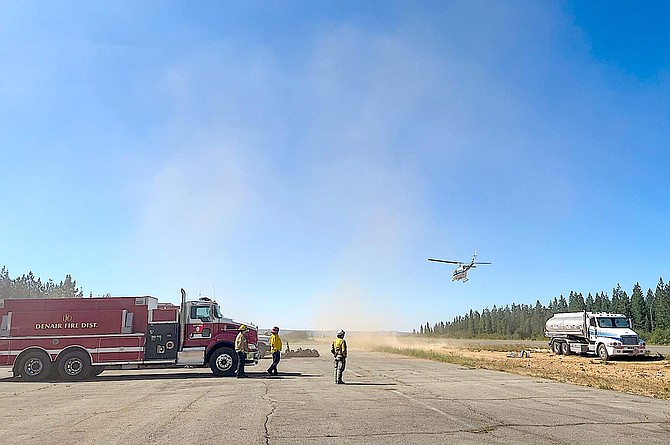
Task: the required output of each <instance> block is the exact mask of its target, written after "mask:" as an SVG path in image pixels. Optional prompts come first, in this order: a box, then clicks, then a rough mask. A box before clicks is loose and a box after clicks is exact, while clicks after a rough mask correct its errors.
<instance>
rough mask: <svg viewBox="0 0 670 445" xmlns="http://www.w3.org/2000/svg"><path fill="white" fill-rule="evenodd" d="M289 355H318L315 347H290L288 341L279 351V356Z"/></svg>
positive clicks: (288, 356) (287, 356) (285, 356)
mask: <svg viewBox="0 0 670 445" xmlns="http://www.w3.org/2000/svg"><path fill="white" fill-rule="evenodd" d="M291 357H319V351H317V350H316V349H302V348H298V349H295V350H293V349H291V347H290V346H289V344H288V342H287V343H286V350H285V351H284V352H282V353H281V358H291Z"/></svg>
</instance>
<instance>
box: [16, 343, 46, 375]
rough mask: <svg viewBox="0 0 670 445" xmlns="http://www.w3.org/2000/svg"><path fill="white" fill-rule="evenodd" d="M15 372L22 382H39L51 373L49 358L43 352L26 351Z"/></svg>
mask: <svg viewBox="0 0 670 445" xmlns="http://www.w3.org/2000/svg"><path fill="white" fill-rule="evenodd" d="M16 371H17V372H15V374H20V375H21V378H22V379H23V380H26V381H28V382H41V381H42V380H46V379H47V377H48V376H49V373H50V372H51V358H49V356H48V355H47V354H46V353H45V352H44V351H28V352H26V353H25V354H24V355H23V356H22V357H21V359H20V360H19V361H18V363H17V366H16Z"/></svg>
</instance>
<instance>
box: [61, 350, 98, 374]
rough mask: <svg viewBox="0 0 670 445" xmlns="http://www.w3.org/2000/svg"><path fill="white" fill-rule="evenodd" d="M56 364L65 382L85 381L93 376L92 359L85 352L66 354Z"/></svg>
mask: <svg viewBox="0 0 670 445" xmlns="http://www.w3.org/2000/svg"><path fill="white" fill-rule="evenodd" d="M56 363H57V366H58V375H59V376H60V378H61V379H63V380H83V379H86V378H88V377H90V375H91V359H90V357H89V356H88V354H87V353H85V352H84V351H81V350H74V351H68V352H65V353H64V354H63V356H62V357H60V358H59V359H58V361H57V362H56Z"/></svg>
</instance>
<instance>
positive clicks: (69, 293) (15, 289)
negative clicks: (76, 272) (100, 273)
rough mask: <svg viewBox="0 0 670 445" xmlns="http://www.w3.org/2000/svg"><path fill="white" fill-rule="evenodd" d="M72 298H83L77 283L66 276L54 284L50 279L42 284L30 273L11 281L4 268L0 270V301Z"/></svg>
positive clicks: (7, 271) (39, 279)
mask: <svg viewBox="0 0 670 445" xmlns="http://www.w3.org/2000/svg"><path fill="white" fill-rule="evenodd" d="M73 297H77V298H80V297H83V291H82V290H81V289H80V288H78V287H77V282H76V281H75V280H73V279H72V276H70V275H66V276H65V280H63V281H61V282H60V283H58V284H56V283H55V282H54V281H53V280H52V279H49V280H47V281H46V282H44V283H43V282H42V279H41V278H39V277H35V275H34V274H33V273H32V272H28V273H27V274H23V275H21V276H20V277H16V278H13V279H12V278H11V277H10V276H9V270H7V267H6V266H3V267H2V269H1V270H0V299H6V298H73Z"/></svg>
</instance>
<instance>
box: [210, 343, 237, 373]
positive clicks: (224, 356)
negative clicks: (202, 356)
mask: <svg viewBox="0 0 670 445" xmlns="http://www.w3.org/2000/svg"><path fill="white" fill-rule="evenodd" d="M209 367H210V368H211V369H212V372H213V373H214V375H216V376H219V377H229V376H232V375H235V372H237V353H236V352H235V351H233V350H232V349H230V348H226V347H223V348H219V349H217V350H216V351H214V353H213V354H212V357H211V358H210V359H209Z"/></svg>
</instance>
